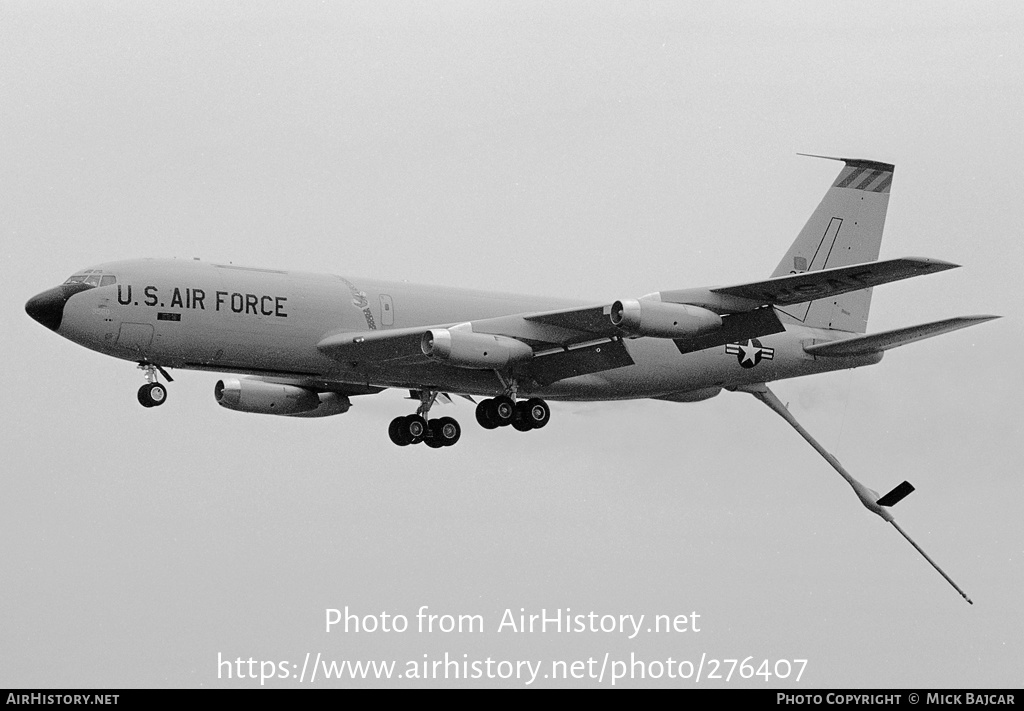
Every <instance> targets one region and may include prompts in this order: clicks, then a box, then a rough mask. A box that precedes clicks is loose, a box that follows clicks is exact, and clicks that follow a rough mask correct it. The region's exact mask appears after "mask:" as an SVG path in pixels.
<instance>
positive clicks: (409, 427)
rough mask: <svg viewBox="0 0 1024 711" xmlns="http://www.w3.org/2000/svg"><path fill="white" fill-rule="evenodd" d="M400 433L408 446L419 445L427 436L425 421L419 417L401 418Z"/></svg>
mask: <svg viewBox="0 0 1024 711" xmlns="http://www.w3.org/2000/svg"><path fill="white" fill-rule="evenodd" d="M401 433H402V439H404V440H406V441H407V442H408V443H409V444H419V443H420V442H422V441H423V438H424V437H426V436H427V421H426V420H424V419H423V418H422V417H420V416H419V415H409V416H407V417H403V418H402V426H401Z"/></svg>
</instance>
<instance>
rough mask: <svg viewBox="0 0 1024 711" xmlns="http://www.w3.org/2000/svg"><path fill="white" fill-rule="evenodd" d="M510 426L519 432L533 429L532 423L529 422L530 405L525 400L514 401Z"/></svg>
mask: <svg viewBox="0 0 1024 711" xmlns="http://www.w3.org/2000/svg"><path fill="white" fill-rule="evenodd" d="M512 427H513V428H515V429H516V430H518V431H520V432H529V431H530V430H532V429H533V424H532V423H531V422H530V407H529V405H527V404H526V402H525V401H523V402H517V403H516V411H515V414H513V415H512Z"/></svg>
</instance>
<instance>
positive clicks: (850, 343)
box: [804, 316, 999, 358]
mask: <svg viewBox="0 0 1024 711" xmlns="http://www.w3.org/2000/svg"><path fill="white" fill-rule="evenodd" d="M994 318H999V317H998V316H960V317H958V318H947V319H944V320H942V321H935V322H933V323H925V324H921V325H920V326H908V327H907V328H897V329H895V330H893V331H882V332H881V333H872V334H870V335H867V336H856V337H854V338H847V339H845V340H842V341H832V342H830V343H816V344H814V345H809V346H804V351H806V352H807V353H810V354H811V355H813V356H822V357H826V358H849V357H853V356H862V355H868V354H870V353H880V352H881V351H887V350H889V349H890V348H896V347H898V346H905V345H907V344H908V343H913V342H915V341H920V340H923V339H925V338H931V337H932V336H939V335H941V334H943V333H949V332H950V331H956V330H959V329H961V328H967V327H968V326H974V325H975V324H979V323H984V322H985V321H991V320H992V319H994Z"/></svg>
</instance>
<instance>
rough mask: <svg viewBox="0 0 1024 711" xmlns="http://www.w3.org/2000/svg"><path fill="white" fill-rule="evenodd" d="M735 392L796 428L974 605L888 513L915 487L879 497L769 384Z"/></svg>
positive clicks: (873, 510) (863, 500) (870, 508)
mask: <svg viewBox="0 0 1024 711" xmlns="http://www.w3.org/2000/svg"><path fill="white" fill-rule="evenodd" d="M736 389H737V390H739V391H742V392H747V393H750V394H751V395H753V396H754V397H756V398H757V399H758V400H760V401H761V402H763V403H764V404H765V405H767V406H768V407H770V408H771V409H772V410H774V411H775V412H776V413H778V414H779V416H780V417H782V419H784V420H785V421H786V422H788V423H789V424H790V426H791V427H792V428H793V429H795V430H796V431H797V432H799V433H800V436H801V437H803V438H804V439H805V440H807V442H808V444H810V445H811V446H812V447H814V449H815V450H816V451H817V452H818V454H820V455H821V456H822V457H824V458H825V461H826V462H828V463H829V464H831V465H832V468H833V469H835V470H836V471H837V472H839V474H840V476H842V477H843V479H845V480H846V483H847V484H849V485H850V486H851V487H852V488H853V491H854V492H855V493H856V494H857V498H859V499H860V502H861V503H862V504H864V508H866V509H867V510H868V511H870V512H871V513H873V514H876V515H877V516H879V517H881V518H882V519H884V520H885V521H888V522H889V523H891V524H892V525H893V527H894V528H895V529H896V530H897V531H899V532H900V535H901V536H903V537H904V538H906V539H907V541H908V542H909V543H910V545H912V546H914V548H915V549H916V550H917V552H918V553H920V554H921V555H922V556H924V559H925V560H926V561H928V562H929V563H930V564H931V566H932V567H933V568H935V570H937V571H939V575H941V576H942V577H943V578H945V579H946V582H948V583H949V584H950V585H952V586H953V588H954V589H955V590H956V591H957V592H958V593H960V596H961V597H962V598H963V599H964V600H966V601H967V602H969V603H970V604H972V605H973V604H974V602H973V601H972V600H971V598H969V597H967V593H965V592H964V591H963V590H962V589H961V588H960V586H959V585H957V584H956V583H954V582H953V579H952V578H950V577H949V576H948V575H946V571H944V570H943V569H942V568H940V567H939V566H938V564H937V563H936V562H935V561H934V560H932V559H931V557H930V556H929V555H928V554H927V553H925V552H924V550H923V549H922V548H921V546H919V545H917V543H916V542H915V541H914V539H913V538H911V537H910V536H908V535H907V532H906V531H904V530H903V529H902V528H900V525H899V524H898V523H896V519H894V518H893V516H892V514H891V513H890V512H889V510H888V507H890V506H895V505H896V504H898V503H899V502H900V501H902V500H903V499H904V498H906V496H907V495H908V494H910V492H912V491H913V490H914V487H913V486H912V485H911V484H910V482H908V481H904V482H903V483H902V484H900V485H899V486H897V487H896V488H894V489H893V490H892V491H890V492H889V493H888V494H886V495H885V496H879V495H878V492H877V491H874V490H873V489H869V488H868V487H866V486H864V485H863V484H861V483H860V482H859V481H857V479H855V478H854V476H853V475H852V474H850V472H848V471H846V468H845V467H843V465H842V464H840V463H839V460H838V459H836V458H835V457H834V456H832V455H831V454H830V453H829V452H828V450H826V449H825V448H824V447H822V446H821V445H820V444H819V443H818V441H817V440H816V439H814V437H812V436H811V434H810V433H809V432H808V431H807V430H805V429H804V428H803V426H801V424H800V423H799V422H797V421H796V418H795V417H793V413H791V412H790V411H789V409H788V408H787V407H786V406H785V405H783V404H782V401H781V400H779V398H778V397H776V395H775V393H773V392H772V391H771V390H770V389H769V388H768V386H767V385H765V384H764V383H758V384H756V385H745V386H742V387H739V388H736Z"/></svg>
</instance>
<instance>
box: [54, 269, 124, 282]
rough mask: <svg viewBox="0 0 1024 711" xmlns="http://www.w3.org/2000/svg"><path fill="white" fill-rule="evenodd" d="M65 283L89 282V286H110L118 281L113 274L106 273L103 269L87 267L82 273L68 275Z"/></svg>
mask: <svg viewBox="0 0 1024 711" xmlns="http://www.w3.org/2000/svg"><path fill="white" fill-rule="evenodd" d="M64 283H65V284H88V285H89V286H110V285H111V284H116V283H117V277H115V276H114V275H113V274H104V273H103V270H102V269H87V270H86V271H84V272H82V273H81V274H75V275H74V276H70V277H68V280H67V281H66V282H64Z"/></svg>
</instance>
